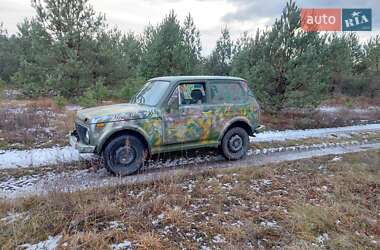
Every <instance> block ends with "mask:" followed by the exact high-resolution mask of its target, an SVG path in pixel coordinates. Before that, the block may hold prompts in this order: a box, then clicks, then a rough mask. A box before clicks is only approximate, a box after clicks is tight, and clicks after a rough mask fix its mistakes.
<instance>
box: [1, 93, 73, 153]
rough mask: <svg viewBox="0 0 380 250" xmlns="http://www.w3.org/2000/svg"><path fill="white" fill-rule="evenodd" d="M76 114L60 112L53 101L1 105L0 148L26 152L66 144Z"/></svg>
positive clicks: (5, 103)
mask: <svg viewBox="0 0 380 250" xmlns="http://www.w3.org/2000/svg"><path fill="white" fill-rule="evenodd" d="M74 117H75V112H73V111H66V110H64V109H60V108H59V107H58V106H57V105H56V104H55V103H54V102H53V100H52V99H49V98H43V99H37V100H4V101H2V102H0V148H3V149H9V148H14V149H25V148H30V147H49V146H52V145H57V144H58V145H66V144H67V138H66V135H67V134H68V133H69V131H70V130H72V128H73V124H74Z"/></svg>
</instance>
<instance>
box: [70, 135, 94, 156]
mask: <svg viewBox="0 0 380 250" xmlns="http://www.w3.org/2000/svg"><path fill="white" fill-rule="evenodd" d="M75 133H76V132H75V131H74V132H72V133H71V134H70V135H69V142H70V145H71V146H73V147H74V148H75V149H76V150H78V151H79V153H94V152H95V146H91V145H86V144H83V143H81V142H80V141H79V140H78V137H77V136H76V134H75Z"/></svg>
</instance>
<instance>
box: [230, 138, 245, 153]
mask: <svg viewBox="0 0 380 250" xmlns="http://www.w3.org/2000/svg"><path fill="white" fill-rule="evenodd" d="M228 147H229V148H230V150H231V151H232V152H234V153H235V152H238V151H240V150H241V149H242V148H243V138H241V137H240V136H239V135H234V136H232V137H231V138H230V140H229V141H228Z"/></svg>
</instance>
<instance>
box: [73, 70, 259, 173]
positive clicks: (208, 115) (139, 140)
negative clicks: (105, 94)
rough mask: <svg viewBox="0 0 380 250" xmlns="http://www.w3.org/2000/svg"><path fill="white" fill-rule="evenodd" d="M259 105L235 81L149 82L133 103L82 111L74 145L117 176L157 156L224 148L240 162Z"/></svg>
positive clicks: (176, 78)
mask: <svg viewBox="0 0 380 250" xmlns="http://www.w3.org/2000/svg"><path fill="white" fill-rule="evenodd" d="M259 116H260V109H259V105H258V103H257V101H256V99H255V97H254V95H253V93H252V92H251V91H250V89H249V88H248V85H247V82H246V81H245V80H244V79H242V78H236V77H216V76H171V77H159V78H154V79H151V80H149V81H148V82H147V83H146V84H145V86H144V87H143V88H142V89H141V91H140V92H139V93H137V94H136V96H135V97H134V98H133V99H132V100H131V102H130V103H126V104H117V105H109V106H102V107H95V108H89V109H83V110H80V111H78V113H77V117H76V121H75V127H76V129H75V131H74V132H73V133H71V135H70V144H71V145H73V146H75V148H76V149H77V150H79V152H80V153H96V154H99V155H101V156H102V157H103V159H104V164H105V167H106V168H107V169H108V170H109V171H110V172H112V173H114V174H116V175H122V176H123V175H130V174H133V173H135V172H136V171H138V170H139V169H140V168H141V167H142V166H143V164H144V161H145V160H146V159H147V157H150V156H151V155H153V154H157V153H162V152H170V151H180V150H188V149H195V148H201V147H215V148H220V150H221V152H222V153H223V155H224V156H225V157H226V158H227V159H229V160H238V159H240V158H242V157H243V156H244V155H245V154H246V152H247V150H248V147H249V136H253V135H254V134H255V133H257V132H258V131H259V130H260V128H261V126H259V123H258V121H259Z"/></svg>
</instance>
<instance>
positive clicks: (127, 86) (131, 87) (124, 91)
mask: <svg viewBox="0 0 380 250" xmlns="http://www.w3.org/2000/svg"><path fill="white" fill-rule="evenodd" d="M144 83H145V79H142V78H136V79H135V78H134V79H127V80H125V82H124V84H123V86H122V87H121V89H120V91H119V92H117V93H116V96H117V97H119V98H121V99H123V100H130V99H131V98H132V96H133V95H135V94H136V93H137V92H138V91H139V90H140V89H141V88H142V87H143V85H144Z"/></svg>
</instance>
